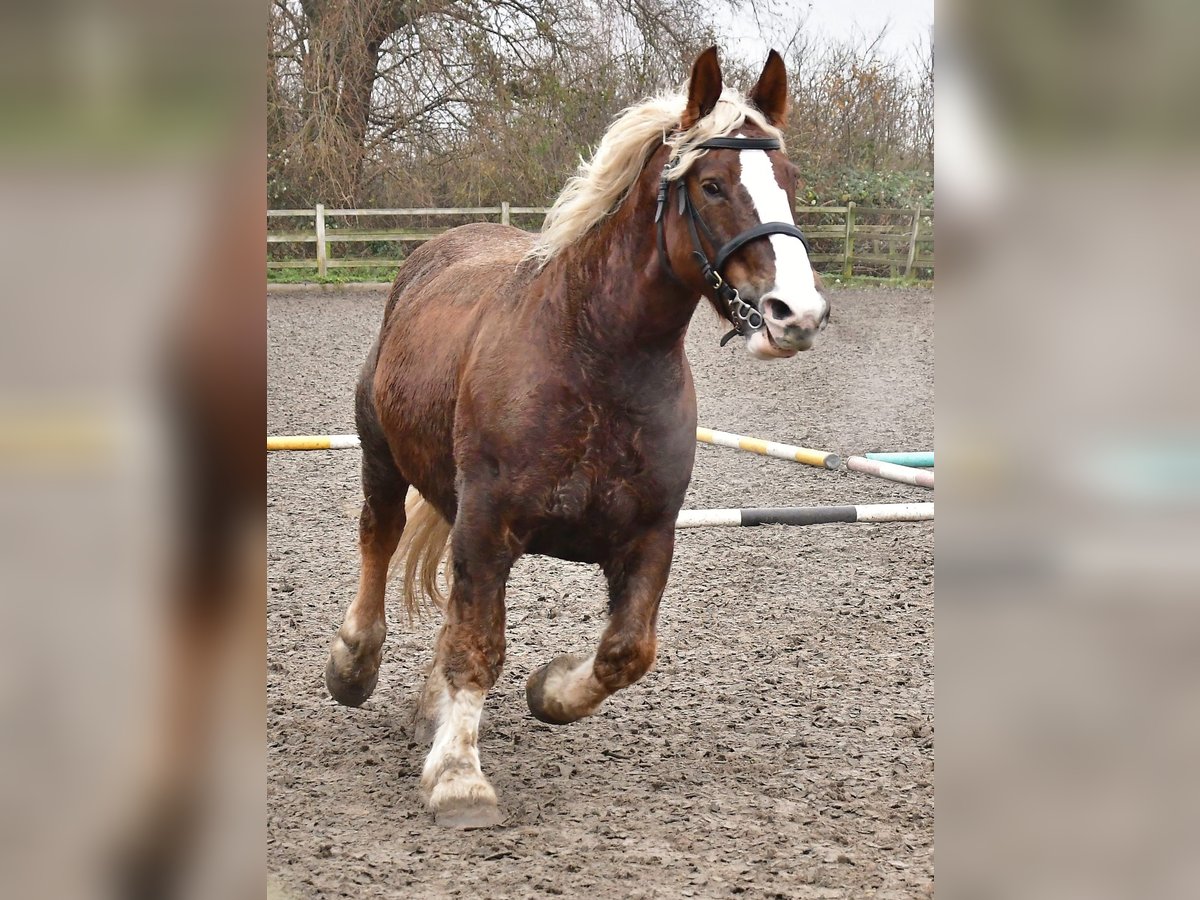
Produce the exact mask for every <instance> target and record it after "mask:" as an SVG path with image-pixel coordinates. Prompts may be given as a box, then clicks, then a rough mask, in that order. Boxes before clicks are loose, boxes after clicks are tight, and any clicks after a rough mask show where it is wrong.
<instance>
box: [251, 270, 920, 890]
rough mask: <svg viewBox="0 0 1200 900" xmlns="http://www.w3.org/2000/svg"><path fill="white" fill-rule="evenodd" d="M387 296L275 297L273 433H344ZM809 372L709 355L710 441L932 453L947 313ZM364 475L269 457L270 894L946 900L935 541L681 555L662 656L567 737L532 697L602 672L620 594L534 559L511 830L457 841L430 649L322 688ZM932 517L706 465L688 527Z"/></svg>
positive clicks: (896, 320) (692, 348)
mask: <svg viewBox="0 0 1200 900" xmlns="http://www.w3.org/2000/svg"><path fill="white" fill-rule="evenodd" d="M385 295H386V291H385V289H384V288H380V289H379V290H370V291H364V290H337V291H321V292H312V291H305V292H301V291H295V292H290V293H288V292H271V293H270V294H269V297H268V305H269V331H268V335H269V347H268V353H269V365H270V374H269V392H268V410H267V422H268V428H269V431H270V433H272V434H289V433H349V432H353V430H354V422H353V402H352V397H353V387H354V383H355V380H356V378H357V374H358V369H359V367H360V365H361V363H362V360H363V359H364V357H365V355H366V352H367V349H368V348H369V346H370V345H371V343H372V341H373V340H374V338H375V335H376V333H377V331H378V328H379V322H380V316H381V315H382V308H383V302H384V298H385ZM831 299H832V301H833V321H832V322H831V324H830V325H829V327H828V329H827V330H826V332H825V334H824V335H823V337H822V339H821V341H820V342H819V344H818V346H817V347H816V349H815V350H813V351H812V352H809V353H803V354H800V355H799V356H798V357H796V358H795V359H792V360H787V361H782V362H771V363H764V362H758V361H756V360H753V359H751V358H750V357H749V356H748V355H747V354H746V353H745V352H744V350H743V349H742V342H741V341H740V340H735V341H734V342H732V343H731V344H730V345H729V346H727V347H725V348H724V349H720V348H718V346H717V338H718V336H719V334H720V330H719V327H718V325H717V324H716V322H715V317H714V316H712V315H711V314H710V313H709V312H708V311H707V310H702V311H701V312H700V313H699V314H698V316H697V319H696V321H695V322H694V323H693V327H692V330H691V334H690V336H689V340H688V353H689V356H690V358H691V361H692V366H693V369H694V371H695V376H696V390H697V394H698V396H699V406H700V423H701V424H703V425H707V426H709V427H712V428H719V429H722V430H726V431H736V432H741V433H743V434H752V435H756V436H760V437H765V438H771V439H774V440H779V441H786V442H789V443H796V444H802V445H804V446H809V447H817V448H821V449H829V450H836V451H838V452H840V453H842V454H843V455H844V456H845V455H850V454H851V453H859V452H862V451H865V450H872V449H914V450H915V449H927V448H931V447H932V446H933V295H932V293H930V292H928V291H924V290H893V289H863V290H852V291H851V290H847V291H841V292H834V293H832V294H831ZM358 464H359V454H358V452H357V451H353V450H342V451H328V452H311V453H274V454H268V460H267V468H268V478H269V481H268V495H269V499H268V507H269V508H268V511H267V512H268V527H269V540H270V548H269V560H270V562H269V591H270V595H269V601H268V602H269V637H268V640H269V649H268V666H269V671H268V676H267V677H268V711H267V715H268V737H269V747H268V774H269V785H268V797H269V806H268V815H269V821H268V831H269V834H268V841H269V844H268V853H269V857H268V867H269V872H270V873H271V876H272V879H273V884H274V888H275V891H276V892H277V893H278V894H280V895H282V896H286V897H356V898H357V897H455V896H463V897H481V898H504V897H511V898H517V897H531V896H543V895H547V894H550V895H562V896H566V897H588V898H608V897H615V898H634V897H643V898H647V897H681V896H682V897H726V896H735V895H736V896H741V897H746V898H751V897H754V898H765V897H846V898H851V897H854V898H857V897H877V898H900V897H926V896H930V895H931V894H932V892H933V784H932V782H933V696H934V692H933V523H932V522H924V523H896V524H880V525H869V524H866V525H820V526H813V527H807V528H786V527H765V528H741V529H703V530H701V529H696V530H688V531H681V532H680V533H679V536H678V540H677V545H676V551H675V562H674V566H673V569H672V574H671V581H670V584H669V585H668V587H667V592H666V596H665V597H664V598H663V603H662V611H661V616H660V625H659V655H658V662H657V665H656V667H655V669H654V670H653V671H652V672H651V673H650V674H649V675H647V676H646V677H645V678H644V679H643V680H642V681H641V682H639V683H638V684H636V685H634V686H633V687H632V688H630V689H629V690H627V691H623V692H621V693H619V694H617V695H616V696H614V697H613V698H611V699H610V700H609V701H608V702H607V703H606V704H605V706H604V707H603V708H602V709H601V712H600V713H599V714H598V715H596V716H594V717H592V718H590V719H586V720H583V721H581V722H577V723H575V724H573V725H569V726H566V727H562V728H555V727H551V726H548V725H543V724H541V723H540V722H538V721H537V720H535V719H534V718H533V717H532V716H531V715H530V714H529V712H528V710H527V709H526V707H525V697H524V684H525V679H526V677H527V676H528V675H529V673H530V672H532V671H533V670H534V669H536V668H537V667H538V666H540V665H541V664H542V663H544V662H547V661H548V660H550V659H551V658H552V657H554V656H555V655H557V654H559V653H562V652H565V651H570V650H590V649H591V648H592V647H593V646H594V644H595V642H596V639H597V637H598V635H599V633H600V630H601V628H602V626H603V619H604V609H605V593H604V588H603V582H602V580H601V578H600V575H599V571H598V570H594V569H592V568H590V567H587V566H583V565H576V564H570V563H564V562H560V561H558V560H554V559H546V558H541V557H526V558H525V559H522V560H521V561H520V562H519V563H518V564H517V566H516V568H515V569H514V571H513V575H512V578H511V580H510V582H509V591H508V602H509V625H508V661H507V664H506V668H505V671H504V674H503V675H502V677H501V679H500V681H499V683H498V684H497V685H496V688H495V689H494V690H493V692H492V694H491V695H490V697H489V699H488V705H487V708H486V711H485V713H484V726H483V732H482V735H481V738H480V753H481V756H482V760H483V768H484V771H485V772H486V773H487V774H488V775H489V777H490V778H491V780H492V783H493V785H494V786H495V788H496V791H497V793H498V794H499V797H500V803H501V807H502V808H503V810H504V811H505V812H506V813H507V822H506V824H505V825H504V826H503V827H501V828H498V829H492V830H486V831H474V832H447V831H443V830H441V829H439V828H436V827H435V826H434V825H433V822H432V819H431V817H430V816H429V815H428V814H427V813H426V812H425V811H424V809H423V808H422V805H421V801H420V797H419V795H418V785H417V779H418V776H419V772H420V768H421V764H422V761H423V757H424V752H425V750H426V747H425V746H423V745H418V744H416V743H415V742H414V741H413V738H412V734H411V728H410V725H409V716H410V710H411V704H412V701H413V699H414V695H415V692H416V691H417V689H418V687H419V684H420V679H421V677H422V673H423V672H424V669H425V667H426V665H427V664H428V662H429V658H430V651H431V643H432V639H433V635H434V631H435V628H436V623H435V622H433V621H424V622H420V623H416V624H414V625H408V624H407V623H406V622H405V621H404V619H403V617H402V615H400V614H399V610H396V609H395V607H394V606H393V608H392V612H393V615H392V616H391V619H390V622H389V628H390V630H389V634H388V637H387V645H386V649H385V655H384V662H383V670H382V672H381V674H380V678H379V687H378V688H377V690H376V692H375V695H374V697H372V698H371V699H370V700H369V701H368V702H367V703H366V704H365V705H364V706H363V707H362V708H360V709H356V710H355V709H345V708H343V707H340V706H338V705H337V704H335V703H334V702H333V701H332V700H331V699H330V698H329V696H328V695H327V693H326V691H325V687H324V683H323V671H324V667H325V659H326V652H327V649H328V645H329V642H330V640H331V638H332V637H333V633H334V631H335V630H336V628H337V625H338V624H339V622H340V621H341V618H342V614H343V612H344V610H345V607H346V605H347V604H348V603H349V601H350V599H351V598H352V596H353V594H354V590H355V585H356V579H357V571H358V557H357V548H356V531H357V524H356V518H355V517H356V515H357V509H358V506H359V503H360V501H361V495H360V493H359V480H358ZM928 499H931V495H930V493H929V492H928V491H925V490H923V489H921V488H916V487H908V486H905V485H897V484H892V483H890V482H886V481H881V480H878V479H875V478H872V477H869V476H866V475H860V474H856V473H850V472H846V471H842V472H836V473H835V472H828V471H824V470H819V469H814V468H809V467H807V466H801V465H798V464H795V463H789V462H785V461H782V460H775V459H768V458H764V457H759V456H756V455H754V454H749V453H743V452H739V451H735V450H727V449H723V448H718V447H710V446H707V445H703V444H701V445H700V446H699V448H698V450H697V454H696V469H695V473H694V474H693V477H692V487H691V491H690V494H689V496H688V501H687V503H686V504H685V506H686V507H687V508H701V507H718V506H720V507H725V506H731V507H737V506H788V505H796V506H800V505H810V504H827V503H870V502H889V501H917V500H928Z"/></svg>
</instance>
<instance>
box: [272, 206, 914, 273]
mask: <svg viewBox="0 0 1200 900" xmlns="http://www.w3.org/2000/svg"><path fill="white" fill-rule="evenodd" d="M546 211H547V207H544V206H511V205H510V204H508V203H501V204H500V205H499V206H474V207H448V208H425V209H326V208H325V207H324V206H322V205H321V204H320V203H318V204H317V205H316V207H315V208H314V209H273V210H269V211H268V212H267V217H268V219H269V220H271V221H280V220H283V221H284V222H286V223H287V224H289V225H291V226H292V229H291V230H288V231H272V230H271V228H270V227H269V226H268V229H267V256H268V258H267V268H268V269H316V270H317V274H318V275H319V276H324V275H325V274H326V273H327V272H328V270H329V269H348V268H362V267H390V268H395V267H398V266H399V265H400V264H401V263H403V261H404V260H403V256H400V257H399V258H398V257H397V255H396V254H395V252H394V251H395V249H396V248H398V247H399V248H402V251H403V253H405V254H406V253H407V252H408V250H410V249H411V248H412V246H414V245H416V244H419V243H420V242H422V241H427V240H429V239H430V238H432V237H435V236H436V235H438V234H440V233H441V232H443V231H445V230H446V228H447V227H451V226H452V225H461V224H464V222H467V221H474V222H480V221H483V222H495V221H499V222H501V223H503V224H505V225H509V224H517V225H519V226H520V227H524V228H528V229H529V230H536V228H537V227H538V225H540V219H541V217H542V216H544V215H545V214H546ZM373 217H374V218H380V217H383V218H387V219H392V220H398V221H402V222H405V223H406V227H384V228H370V227H364V226H363V224H362V222H361V220H362V219H368V220H370V219H371V218H373ZM446 219H455V220H457V221H453V222H449V223H447V222H446V221H445V220H446ZM514 219H516V220H518V221H515V222H514ZM535 220H537V221H535ZM299 222H303V223H304V225H303V226H299V225H298V223H299ZM796 223H797V224H798V225H799V226H800V227H801V228H802V229H803V230H804V233H805V236H806V237H807V238H808V240H809V245H810V247H811V250H812V252H811V254H810V257H809V258H810V259H811V260H812V262H813V264H814V266H815V267H816V268H817V270H818V271H820V272H823V273H840V274H841V275H842V276H843V277H845V278H849V277H850V276H851V275H853V274H855V271H856V270H857V271H858V273H859V274H863V271H864V270H867V269H869V270H871V272H872V273H875V274H882V272H883V271H885V270H886V272H887V274H888V275H890V276H891V277H893V278H895V277H897V276H898V275H900V274H901V273H903V275H904V276H905V277H912V276H915V275H917V276H919V275H921V274H925V275H926V277H932V275H933V210H932V209H922V208H920V207H917V208H916V209H897V208H892V207H877V206H858V205H856V204H855V203H854V202H853V201H852V202H850V203H849V204H847V205H846V206H802V207H799V208H798V209H797V210H796ZM297 229H300V230H297ZM351 243H360V244H362V243H366V244H372V245H374V247H373V248H369V249H373V250H374V252H375V253H376V254H379V253H382V255H370V256H356V257H351V256H342V255H336V254H334V253H333V252H332V248H333V246H334V245H337V244H351ZM308 244H315V245H316V257H315V258H314V257H313V256H311V255H309V254H308V252H307V248H306V245H308ZM389 251H391V252H389Z"/></svg>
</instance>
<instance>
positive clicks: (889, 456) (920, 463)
mask: <svg viewBox="0 0 1200 900" xmlns="http://www.w3.org/2000/svg"><path fill="white" fill-rule="evenodd" d="M863 456H865V457H866V458H867V459H873V460H875V461H876V462H889V463H895V464H896V465H898V466H913V467H915V468H918V469H932V468H933V451H932V450H927V451H919V452H914V453H864V454H863Z"/></svg>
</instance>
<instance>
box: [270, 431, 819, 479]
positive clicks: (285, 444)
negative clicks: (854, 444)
mask: <svg viewBox="0 0 1200 900" xmlns="http://www.w3.org/2000/svg"><path fill="white" fill-rule="evenodd" d="M696 440H698V441H702V442H704V443H706V444H716V445H718V446H721V447H734V448H736V449H739V450H749V451H750V452H751V453H761V454H762V455H763V456H774V457H776V458H777V459H788V460H791V461H793V462H799V463H804V464H805V465H809V466H818V467H821V466H823V467H824V468H826V469H837V468H838V467H839V466H841V464H842V458H841V457H840V456H838V455H837V454H836V453H826V452H825V451H824V450H810V449H808V448H807V447H795V446H793V445H791V444H777V443H775V442H774V441H762V440H759V439H758V438H752V437H747V436H746V435H744V434H730V433H729V432H727V431H713V430H712V429H711V428H697V429H696ZM359 446H360V445H359V442H358V435H356V434H287V435H276V436H273V437H270V436H269V437H268V438H267V449H268V450H357V449H358V448H359Z"/></svg>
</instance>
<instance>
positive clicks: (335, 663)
mask: <svg viewBox="0 0 1200 900" xmlns="http://www.w3.org/2000/svg"><path fill="white" fill-rule="evenodd" d="M382 659H383V640H382V639H381V640H380V641H379V643H378V645H377V647H376V649H375V650H374V651H371V650H369V649H368V648H367V646H366V641H364V640H362V639H351V640H346V638H345V637H344V636H343V634H342V631H341V630H340V629H339V630H338V633H337V636H336V637H334V639H333V646H332V647H330V648H329V662H328V663H327V664H326V666H325V686H326V687H327V688H328V689H329V694H330V696H331V697H333V699H334V700H336V701H337V702H338V703H340V704H342V706H362V705H363V703H364V702H365V701H366V699H367V698H368V697H370V696H371V694H372V692H373V691H374V690H375V684H376V682H378V681H379V663H380V661H381V660H382Z"/></svg>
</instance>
